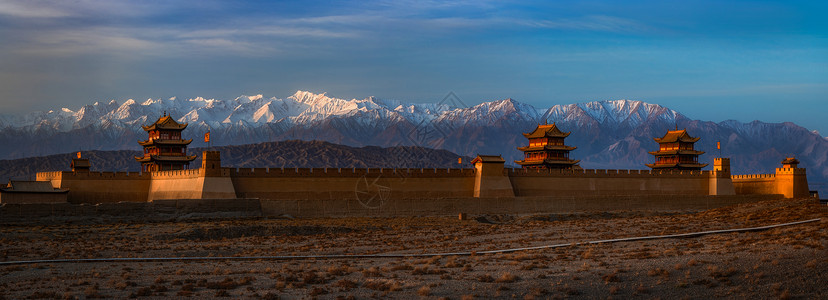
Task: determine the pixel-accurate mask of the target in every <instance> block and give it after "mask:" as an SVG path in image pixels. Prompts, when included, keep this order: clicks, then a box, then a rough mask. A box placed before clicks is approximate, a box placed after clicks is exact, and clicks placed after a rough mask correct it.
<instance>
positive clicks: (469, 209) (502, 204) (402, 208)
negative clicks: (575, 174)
mask: <svg viewBox="0 0 828 300" xmlns="http://www.w3.org/2000/svg"><path fill="white" fill-rule="evenodd" d="M780 198H782V196H781V195H729V196H693V195H670V196H669V197H665V196H663V195H627V196H600V195H599V196H552V197H550V196H547V197H517V198H449V199H398V198H392V199H387V200H386V201H384V202H383V203H382V205H381V206H377V207H370V206H368V205H363V203H361V202H360V201H358V200H355V199H316V200H270V199H268V200H261V208H262V214H263V215H265V216H281V215H289V216H293V217H300V218H325V217H393V216H397V217H399V216H449V217H456V216H457V215H458V214H459V213H466V214H469V215H471V216H475V215H478V216H479V215H498V214H518V215H521V214H522V215H539V214H569V213H573V212H595V213H597V212H607V211H649V212H653V211H662V212H676V211H701V210H706V209H712V208H718V207H723V206H728V205H734V204H739V203H751V202H757V201H763V200H771V199H780Z"/></svg>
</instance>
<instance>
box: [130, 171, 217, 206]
mask: <svg viewBox="0 0 828 300" xmlns="http://www.w3.org/2000/svg"><path fill="white" fill-rule="evenodd" d="M181 171H183V170H181ZM187 171H192V170H187ZM195 171H198V170H195ZM178 172H179V171H161V172H152V173H151V174H152V180H151V181H150V184H149V187H148V190H149V194H148V195H147V198H144V201H153V200H158V199H199V198H201V195H202V189H203V187H204V177H200V176H199V173H198V172H181V173H178Z"/></svg>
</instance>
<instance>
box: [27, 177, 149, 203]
mask: <svg viewBox="0 0 828 300" xmlns="http://www.w3.org/2000/svg"><path fill="white" fill-rule="evenodd" d="M37 180H38V181H51V183H52V186H53V187H55V188H60V189H68V190H69V194H68V195H67V201H68V202H69V203H110V202H121V201H128V202H145V201H147V195H148V190H149V184H150V176H149V175H148V174H146V173H138V172H132V173H127V172H67V171H57V172H39V173H37Z"/></svg>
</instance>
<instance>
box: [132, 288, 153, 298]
mask: <svg viewBox="0 0 828 300" xmlns="http://www.w3.org/2000/svg"><path fill="white" fill-rule="evenodd" d="M149 296H152V289H151V288H149V287H147V286H145V287H142V288H140V289H138V290H137V291H135V292H134V293H131V294H129V297H130V298H137V297H149Z"/></svg>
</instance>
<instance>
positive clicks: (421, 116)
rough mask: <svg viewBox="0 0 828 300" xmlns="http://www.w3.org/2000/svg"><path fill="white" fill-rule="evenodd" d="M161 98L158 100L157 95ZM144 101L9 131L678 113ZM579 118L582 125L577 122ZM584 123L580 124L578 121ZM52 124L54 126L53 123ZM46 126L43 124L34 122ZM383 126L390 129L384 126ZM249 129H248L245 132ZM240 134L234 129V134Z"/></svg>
mask: <svg viewBox="0 0 828 300" xmlns="http://www.w3.org/2000/svg"><path fill="white" fill-rule="evenodd" d="M162 99H163V98H162ZM162 99H152V98H150V99H147V100H146V101H144V102H143V103H140V104H139V103H137V102H136V101H135V100H133V99H129V100H126V101H125V102H124V103H122V104H121V105H118V104H117V102H115V101H114V100H112V101H110V102H109V103H110V105H100V103H98V105H91V106H83V107H81V108H80V109H79V110H78V111H77V112H75V111H72V110H69V109H68V108H64V109H62V110H61V111H59V112H58V113H54V112H51V113H49V114H44V113H33V114H30V115H29V116H27V117H25V118H23V119H24V120H26V121H25V122H16V123H15V124H19V125H17V126H20V127H26V126H36V125H37V124H40V123H41V122H40V120H44V119H46V120H48V121H47V122H46V124H49V125H48V126H49V127H51V128H61V129H60V130H64V129H66V130H71V129H72V128H82V127H84V126H87V125H95V126H101V125H102V124H104V123H107V124H108V125H107V126H109V127H112V128H115V127H120V128H124V129H127V130H132V131H136V132H137V131H140V128H138V127H136V125H135V124H146V123H147V122H152V121H154V120H155V119H156V118H157V117H158V116H159V115H161V114H162V111H167V112H168V113H170V114H171V115H173V117H175V118H177V119H179V120H180V121H182V122H189V123H191V124H202V125H203V126H208V127H210V128H230V127H232V128H244V127H245V126H248V127H254V128H258V127H261V126H265V124H268V123H280V124H282V125H279V126H280V127H284V126H287V127H284V128H290V127H292V126H302V127H305V126H312V125H313V124H315V123H314V122H321V121H324V120H328V119H332V118H348V119H353V120H355V122H356V123H357V124H361V125H359V126H377V124H379V123H378V122H400V121H403V122H409V123H411V124H415V125H416V124H421V123H423V122H440V123H445V122H448V123H451V124H454V125H456V126H462V125H463V124H466V123H469V124H482V125H486V124H494V123H495V122H501V121H507V122H510V123H512V124H516V123H515V122H519V123H527V124H528V123H543V122H550V123H551V122H562V121H567V120H581V121H578V123H576V124H577V126H591V125H590V124H603V125H606V126H614V125H619V124H624V126H626V127H635V126H638V125H639V124H641V123H642V122H645V121H647V120H649V119H650V118H658V119H662V120H668V121H669V120H675V117H676V115H677V114H678V113H676V112H675V111H672V110H669V109H667V108H664V107H662V106H659V105H655V104H648V103H644V102H641V101H633V100H607V101H596V102H587V103H578V104H569V105H555V106H553V107H551V108H549V109H541V108H536V107H534V106H532V105H530V104H527V103H522V102H520V101H516V100H514V99H512V98H506V99H503V100H496V101H491V102H483V103H480V104H477V105H474V106H472V107H465V108H458V107H452V106H449V105H445V104H442V105H441V104H440V103H407V102H402V101H397V100H384V99H378V98H375V97H373V96H371V97H367V98H364V99H351V100H344V99H340V98H334V97H329V96H328V95H327V94H326V93H312V92H308V91H301V90H300V91H297V92H296V93H294V94H293V95H291V96H289V97H287V98H284V99H279V98H276V97H272V98H266V97H265V96H264V95H261V94H258V95H254V96H247V95H242V96H239V97H237V98H235V99H231V100H216V99H205V98H203V97H196V98H191V99H188V100H187V101H180V100H177V98H176V97H170V98H168V99H166V100H162ZM585 120H587V121H585ZM585 122H586V123H585ZM58 124H60V125H58ZM40 126H42V127H43V126H47V125H40ZM385 126H391V124H387V125H385ZM251 129H252V128H251ZM234 130H241V129H234Z"/></svg>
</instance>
